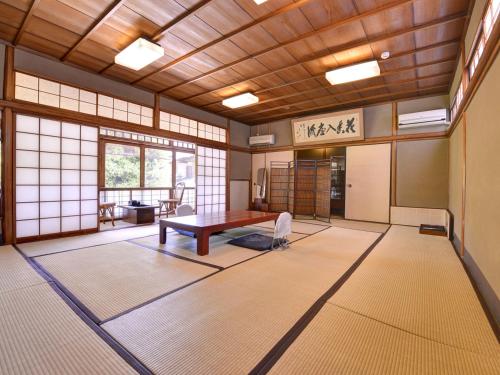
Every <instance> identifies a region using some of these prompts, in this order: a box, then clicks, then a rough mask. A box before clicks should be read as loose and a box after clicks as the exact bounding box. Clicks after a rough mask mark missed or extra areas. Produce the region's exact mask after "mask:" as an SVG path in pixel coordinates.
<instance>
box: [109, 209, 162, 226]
mask: <svg viewBox="0 0 500 375" xmlns="http://www.w3.org/2000/svg"><path fill="white" fill-rule="evenodd" d="M118 207H120V208H123V210H124V213H123V218H122V219H123V221H126V222H127V223H132V224H152V223H154V222H155V206H146V205H144V206H118Z"/></svg>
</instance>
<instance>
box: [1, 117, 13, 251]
mask: <svg viewBox="0 0 500 375" xmlns="http://www.w3.org/2000/svg"><path fill="white" fill-rule="evenodd" d="M2 141H3V142H2V143H3V144H2V185H3V186H2V192H3V195H2V199H3V202H2V203H3V228H2V230H3V240H4V243H5V244H12V243H14V242H15V239H16V237H15V229H14V223H15V217H14V215H15V213H14V212H15V211H14V163H13V159H14V114H13V113H12V109H11V108H5V109H4V111H3V116H2Z"/></svg>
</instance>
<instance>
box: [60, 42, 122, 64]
mask: <svg viewBox="0 0 500 375" xmlns="http://www.w3.org/2000/svg"><path fill="white" fill-rule="evenodd" d="M78 52H83V53H85V54H87V55H89V56H96V57H97V56H98V57H99V59H101V60H102V61H107V62H108V64H109V63H111V62H112V61H114V59H115V56H116V54H117V53H118V52H119V51H118V50H115V49H113V48H109V47H108V46H107V45H103V44H100V43H97V42H95V41H94V40H92V39H87V40H85V41H84V42H83V43H82V44H81V45H80V46H79V48H78ZM75 53H76V52H75ZM71 57H72V55H71V56H69V58H68V60H69V61H72V60H71Z"/></svg>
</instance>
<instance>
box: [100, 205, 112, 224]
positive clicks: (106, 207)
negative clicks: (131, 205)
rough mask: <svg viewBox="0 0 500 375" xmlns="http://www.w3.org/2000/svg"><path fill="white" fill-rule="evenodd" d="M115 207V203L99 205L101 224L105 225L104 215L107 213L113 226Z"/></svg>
mask: <svg viewBox="0 0 500 375" xmlns="http://www.w3.org/2000/svg"><path fill="white" fill-rule="evenodd" d="M115 206H116V203H115V202H106V203H101V204H99V221H101V220H102V222H103V223H106V213H108V214H109V217H110V218H111V224H112V225H113V226H115Z"/></svg>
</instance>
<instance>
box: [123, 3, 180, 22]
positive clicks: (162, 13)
mask: <svg viewBox="0 0 500 375" xmlns="http://www.w3.org/2000/svg"><path fill="white" fill-rule="evenodd" d="M125 6H126V7H127V8H130V9H131V10H133V11H134V12H136V13H137V14H139V15H141V16H142V17H144V18H146V19H148V20H150V21H151V22H154V23H155V24H157V25H166V24H167V23H169V22H170V21H172V20H173V19H174V18H175V17H177V16H179V15H180V14H182V13H183V12H185V11H186V8H184V7H183V6H182V5H180V4H179V3H178V2H176V1H175V0H153V1H144V0H127V2H126V3H125Z"/></svg>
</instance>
